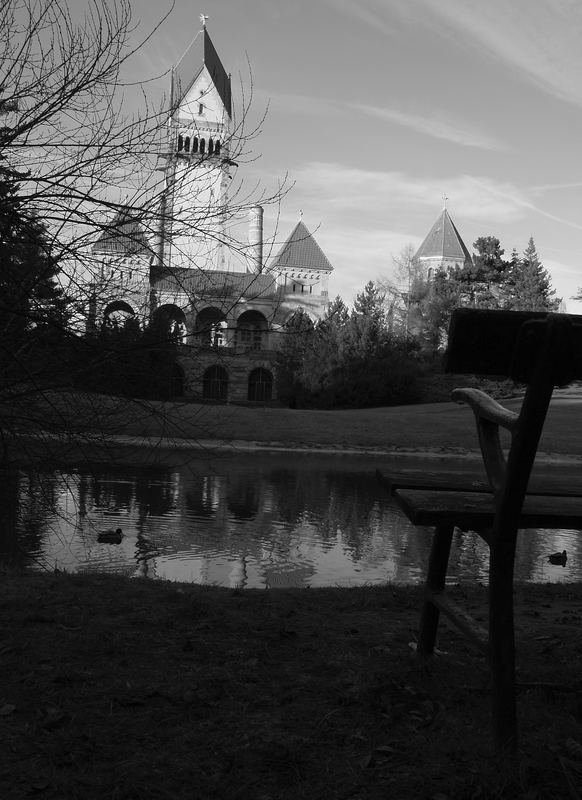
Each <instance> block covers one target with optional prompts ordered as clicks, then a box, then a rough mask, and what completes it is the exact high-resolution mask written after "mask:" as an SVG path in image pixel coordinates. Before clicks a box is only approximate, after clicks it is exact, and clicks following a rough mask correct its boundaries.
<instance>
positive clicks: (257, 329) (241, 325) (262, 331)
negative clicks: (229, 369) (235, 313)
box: [236, 311, 269, 350]
mask: <svg viewBox="0 0 582 800" xmlns="http://www.w3.org/2000/svg"><path fill="white" fill-rule="evenodd" d="M268 329H269V325H268V323H267V320H266V319H265V317H264V316H263V315H262V314H261V312H260V311H245V312H244V314H241V315H240V317H239V318H238V320H237V323H236V343H237V345H238V346H242V347H244V348H245V349H246V350H262V349H263V347H264V346H265V340H266V334H267V331H268Z"/></svg>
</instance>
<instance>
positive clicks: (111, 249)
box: [93, 208, 152, 256]
mask: <svg viewBox="0 0 582 800" xmlns="http://www.w3.org/2000/svg"><path fill="white" fill-rule="evenodd" d="M93 252H94V253H106V254H107V255H116V256H132V255H138V254H140V253H143V254H152V248H151V247H150V246H149V244H148V240H147V237H146V234H145V231H144V229H143V228H142V226H141V225H140V223H139V222H138V221H137V219H136V218H135V216H132V210H131V209H130V208H122V209H121V210H120V211H118V212H117V214H116V215H115V217H114V219H113V220H112V222H111V223H110V224H109V225H106V226H104V228H103V231H102V233H101V236H100V237H99V238H98V239H97V241H96V242H95V244H94V245H93Z"/></svg>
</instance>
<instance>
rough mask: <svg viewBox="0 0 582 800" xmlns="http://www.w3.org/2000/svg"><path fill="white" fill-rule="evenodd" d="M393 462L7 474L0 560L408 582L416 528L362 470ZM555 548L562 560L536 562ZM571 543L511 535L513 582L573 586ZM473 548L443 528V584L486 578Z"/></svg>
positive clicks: (572, 534) (185, 463)
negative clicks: (447, 557) (105, 534)
mask: <svg viewBox="0 0 582 800" xmlns="http://www.w3.org/2000/svg"><path fill="white" fill-rule="evenodd" d="M396 463H397V464H398V466H399V467H401V468H402V467H403V466H407V467H410V466H411V464H410V462H408V463H407V464H406V465H404V464H403V462H402V460H398V461H397V462H395V461H394V460H391V461H387V460H386V459H382V458H376V459H372V458H370V457H368V458H362V457H360V458H357V457H354V458H351V457H350V458H348V457H346V456H328V457H325V456H321V455H315V454H304V455H294V454H278V455H272V454H265V453H261V454H253V455H248V454H241V455H238V456H235V457H233V456H225V455H220V454H215V455H212V454H203V453H197V454H196V455H192V454H188V455H185V454H179V453H175V454H173V455H172V456H171V458H167V459H166V463H164V464H157V465H148V466H144V465H142V466H136V465H132V466H125V465H121V464H112V463H108V464H99V463H91V464H89V463H87V464H83V465H82V466H79V467H75V468H73V467H66V468H63V467H60V468H57V467H51V468H46V469H44V470H43V471H40V472H39V471H38V469H36V470H34V471H29V470H27V469H21V470H19V471H18V472H15V473H14V475H13V476H12V478H11V480H7V481H5V484H4V486H3V488H2V489H1V490H0V494H2V510H1V511H0V517H2V519H1V520H0V521H1V523H2V527H1V528H0V531H1V533H0V559H5V560H7V561H10V562H12V563H14V562H17V563H19V564H20V565H25V566H27V567H29V568H32V569H38V570H40V569H48V570H51V571H52V570H54V569H58V570H63V571H68V572H89V571H105V572H111V573H121V574H125V575H130V576H144V577H146V576H147V577H150V578H160V579H166V580H177V581H189V582H196V583H205V584H215V585H220V586H230V587H235V586H239V587H246V588H269V587H284V586H312V587H315V586H339V585H342V586H349V585H355V584H377V583H384V582H386V581H391V582H394V583H403V584H414V583H418V582H419V581H420V580H422V577H423V576H424V574H425V570H426V565H427V561H428V555H429V549H430V530H426V529H425V530H423V529H418V528H415V527H414V526H412V525H410V524H409V523H408V522H407V520H406V519H405V517H404V516H403V515H402V514H401V512H400V511H399V510H398V508H397V507H396V506H395V505H394V504H393V502H392V501H391V499H390V498H389V497H388V496H387V494H386V493H385V492H384V491H383V490H382V489H381V487H379V485H378V484H377V482H376V480H375V477H374V471H375V469H376V468H377V467H380V468H382V467H385V468H387V467H389V466H390V465H392V466H394V465H395V464H396ZM431 463H433V466H432V467H431V468H433V469H434V462H431ZM422 465H423V462H422V461H417V462H416V465H415V466H416V468H417V469H421V470H422V469H423V466H422ZM448 468H449V466H448ZM460 468H461V469H463V468H464V467H463V466H462V465H461V467H460ZM16 509H18V511H17V512H16ZM117 527H120V528H122V530H123V533H124V537H123V540H122V542H121V544H107V543H100V542H98V533H99V531H100V530H103V529H108V528H117ZM564 549H565V550H567V552H568V561H567V564H566V566H565V567H562V566H555V565H552V564H550V563H548V559H547V555H548V553H550V552H554V551H561V550H564ZM581 551H582V543H581V542H580V537H579V534H578V533H577V532H576V531H549V532H548V531H546V532H544V534H541V533H540V532H536V531H528V532H524V533H521V534H520V542H519V545H518V556H517V563H516V578H517V579H518V580H522V581H534V582H547V581H549V582H554V581H556V582H558V581H560V582H564V581H565V582H568V581H578V580H581V579H582V558H580V555H582V553H581ZM487 555H488V553H487V548H486V546H485V545H484V544H483V543H482V541H481V540H480V539H479V537H477V536H475V535H471V534H462V533H460V532H455V536H454V542H453V548H452V552H451V565H450V571H449V580H450V581H451V582H463V581H481V582H483V583H486V582H487Z"/></svg>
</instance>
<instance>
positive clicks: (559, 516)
mask: <svg viewBox="0 0 582 800" xmlns="http://www.w3.org/2000/svg"><path fill="white" fill-rule="evenodd" d="M393 496H394V498H395V499H396V501H397V502H398V504H399V505H400V506H401V508H402V510H403V511H404V513H405V514H406V516H407V517H408V518H409V520H410V521H411V522H412V523H413V524H414V525H433V526H434V525H442V524H451V525H456V526H458V527H460V528H475V529H480V528H484V527H488V526H490V525H491V524H492V523H493V518H494V512H495V508H494V502H493V495H492V494H491V493H489V492H471V491H448V490H444V491H443V490H431V489H396V490H395V491H394V495H393ZM521 527H522V528H562V529H563V528H574V529H580V530H582V497H568V496H555V495H541V494H528V495H526V498H525V501H524V505H523V511H522V515H521Z"/></svg>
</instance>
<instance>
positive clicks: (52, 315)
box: [0, 158, 70, 390]
mask: <svg viewBox="0 0 582 800" xmlns="http://www.w3.org/2000/svg"><path fill="white" fill-rule="evenodd" d="M22 177H23V176H21V175H20V174H19V173H17V172H16V171H15V170H13V169H12V168H11V167H9V166H8V165H7V163H6V161H5V159H2V158H0V335H1V337H2V348H1V349H0V362H1V363H2V367H3V373H4V379H5V380H4V387H3V388H4V390H6V389H8V388H14V386H16V385H18V384H21V383H22V382H30V381H31V380H36V379H37V378H38V376H39V374H40V373H43V375H44V376H45V377H46V376H47V375H51V374H52V375H53V378H54V379H57V378H58V380H60V381H62V379H63V370H62V365H63V362H64V361H66V355H65V349H66V340H67V331H66V326H67V323H68V321H69V319H70V311H69V307H68V303H67V299H66V297H65V295H64V293H63V290H62V288H61V287H60V285H59V283H58V271H59V268H58V264H57V262H56V260H55V259H54V258H53V257H52V254H51V247H50V243H49V240H48V237H47V235H46V230H45V228H44V226H43V225H42V224H41V223H40V222H39V220H38V219H36V217H35V216H33V215H32V214H31V213H30V212H29V211H28V212H23V210H22V207H21V199H20V197H19V194H18V189H19V183H18V181H19V180H20V179H21V178H22ZM58 347H61V348H62V350H61V351H60V352H57V348H58ZM56 366H58V367H59V369H58V370H56V371H55V367H56ZM57 373H58V374H57ZM51 382H52V383H54V380H53V381H51Z"/></svg>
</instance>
